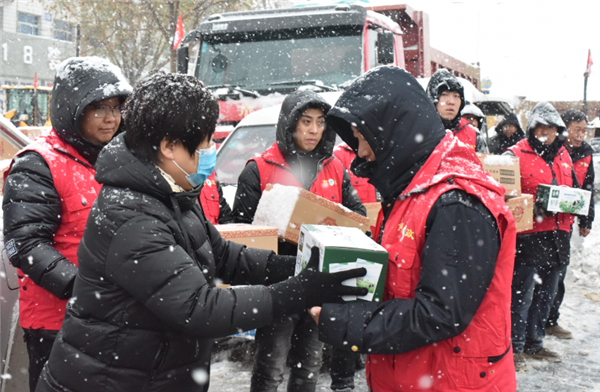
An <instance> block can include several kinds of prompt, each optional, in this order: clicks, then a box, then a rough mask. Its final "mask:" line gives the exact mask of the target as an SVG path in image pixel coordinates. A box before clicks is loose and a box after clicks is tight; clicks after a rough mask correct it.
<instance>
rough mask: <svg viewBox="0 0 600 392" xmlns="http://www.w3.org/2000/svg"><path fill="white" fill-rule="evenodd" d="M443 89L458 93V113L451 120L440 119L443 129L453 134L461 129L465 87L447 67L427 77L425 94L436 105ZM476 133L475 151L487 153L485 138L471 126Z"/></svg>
mask: <svg viewBox="0 0 600 392" xmlns="http://www.w3.org/2000/svg"><path fill="white" fill-rule="evenodd" d="M444 91H456V92H457V93H458V94H460V107H459V109H458V114H457V115H456V117H454V118H453V119H452V120H444V119H443V118H440V119H441V120H442V124H443V125H444V128H445V129H449V130H451V131H452V132H454V133H455V134H456V133H458V132H459V131H461V130H462V128H461V127H460V120H461V119H462V116H461V112H462V111H463V109H464V107H465V105H466V103H467V102H466V100H465V89H464V87H463V85H462V84H461V83H460V81H459V80H458V79H457V78H456V76H454V75H452V74H451V73H450V72H449V71H448V70H447V69H444V68H441V69H438V70H437V71H435V73H434V74H433V75H432V76H431V79H429V83H427V96H428V97H429V99H431V101H432V102H433V104H434V105H437V103H438V101H439V100H440V95H442V93H443V92H444ZM473 128H474V129H475V133H476V135H477V136H476V142H475V151H477V152H482V153H486V154H487V153H488V152H489V150H488V146H487V142H486V141H485V139H484V138H483V137H482V136H481V133H480V132H479V129H477V128H475V127H473Z"/></svg>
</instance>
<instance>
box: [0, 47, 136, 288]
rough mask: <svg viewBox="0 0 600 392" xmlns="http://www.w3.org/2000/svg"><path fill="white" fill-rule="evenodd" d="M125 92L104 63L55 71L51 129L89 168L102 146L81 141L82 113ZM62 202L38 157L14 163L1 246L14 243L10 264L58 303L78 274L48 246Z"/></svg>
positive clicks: (84, 61)
mask: <svg viewBox="0 0 600 392" xmlns="http://www.w3.org/2000/svg"><path fill="white" fill-rule="evenodd" d="M66 64H69V65H66ZM130 92H131V86H129V84H128V83H127V81H126V80H125V79H124V78H123V75H122V74H121V71H120V69H119V68H117V67H115V66H114V65H112V64H110V63H108V62H107V61H105V60H101V59H98V58H97V57H86V58H81V59H77V60H75V61H73V60H71V62H69V63H66V62H65V63H63V64H61V67H60V68H59V69H58V70H57V76H56V80H55V83H54V88H53V90H52V100H51V101H50V118H51V120H52V126H53V128H54V129H55V130H56V132H57V133H58V135H59V136H60V137H61V138H62V139H63V140H65V141H67V142H68V143H69V144H71V145H72V146H74V147H75V149H76V150H77V151H78V152H79V153H80V154H81V155H82V156H84V157H86V158H87V159H88V162H89V163H91V164H93V163H94V162H95V161H96V157H97V156H98V153H99V152H100V150H101V149H102V147H103V145H96V144H93V143H90V142H88V141H87V140H85V139H84V138H83V137H82V136H81V133H80V132H79V129H80V123H81V118H82V117H83V110H84V109H85V108H86V106H87V105H88V104H90V103H92V102H96V101H101V100H104V99H107V98H111V97H115V96H117V97H122V99H123V100H124V99H125V98H126V97H127V95H128V94H129V93H130ZM76 164H77V163H76V162H75V161H74V160H73V165H76ZM64 197H65V195H59V194H58V192H57V190H56V188H55V186H54V181H53V179H52V174H51V172H50V169H49V167H48V164H47V163H46V161H45V159H44V158H43V157H42V156H41V155H40V154H38V153H36V152H26V153H24V154H22V155H19V156H17V157H16V158H15V159H14V161H13V164H12V167H11V169H10V172H9V175H8V178H7V180H6V184H5V188H4V198H3V203H2V209H3V212H4V216H3V219H4V241H5V243H6V242H8V241H10V240H14V241H15V243H16V244H17V245H18V247H19V252H18V253H17V254H15V255H14V256H12V257H11V258H10V261H11V264H12V265H13V266H15V267H16V268H19V269H21V271H23V273H25V274H27V275H28V276H29V277H31V278H32V279H33V280H34V282H35V283H36V284H37V285H39V286H40V287H42V288H44V289H46V290H48V291H50V292H51V293H52V294H54V295H56V296H57V297H59V298H61V299H66V298H69V297H70V296H71V289H72V287H73V281H74V279H75V274H76V273H77V268H76V267H75V266H74V265H73V263H71V262H70V261H69V260H67V259H65V257H64V256H63V255H62V254H61V253H60V252H58V251H57V250H56V249H55V248H54V247H53V241H54V233H55V232H56V230H57V229H58V227H59V226H60V224H61V214H62V211H61V205H60V199H61V198H64ZM24 205H26V206H27V207H26V210H24V209H23V206H24ZM30 260H31V262H30Z"/></svg>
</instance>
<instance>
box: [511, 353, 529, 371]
mask: <svg viewBox="0 0 600 392" xmlns="http://www.w3.org/2000/svg"><path fill="white" fill-rule="evenodd" d="M513 360H514V361H515V371H517V372H526V371H527V370H529V369H528V368H527V364H526V363H525V357H524V356H523V354H513Z"/></svg>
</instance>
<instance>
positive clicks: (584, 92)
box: [583, 72, 589, 116]
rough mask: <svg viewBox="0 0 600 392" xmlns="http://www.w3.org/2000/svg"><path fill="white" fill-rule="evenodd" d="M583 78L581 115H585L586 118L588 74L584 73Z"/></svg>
mask: <svg viewBox="0 0 600 392" xmlns="http://www.w3.org/2000/svg"><path fill="white" fill-rule="evenodd" d="M583 76H584V78H583V80H584V82H583V114H585V115H586V116H587V82H588V77H589V74H588V73H587V72H585V73H584V74H583Z"/></svg>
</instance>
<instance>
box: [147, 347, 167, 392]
mask: <svg viewBox="0 0 600 392" xmlns="http://www.w3.org/2000/svg"><path fill="white" fill-rule="evenodd" d="M168 348H169V344H168V343H167V342H162V343H161V344H160V346H158V351H157V352H156V354H155V355H154V361H153V364H152V370H151V371H150V374H149V377H148V379H147V380H146V385H144V388H143V389H142V390H143V391H149V390H150V386H151V385H152V383H153V382H154V378H155V377H156V373H157V371H158V369H160V367H161V366H162V365H163V363H164V360H165V358H166V354H167V349H168Z"/></svg>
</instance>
